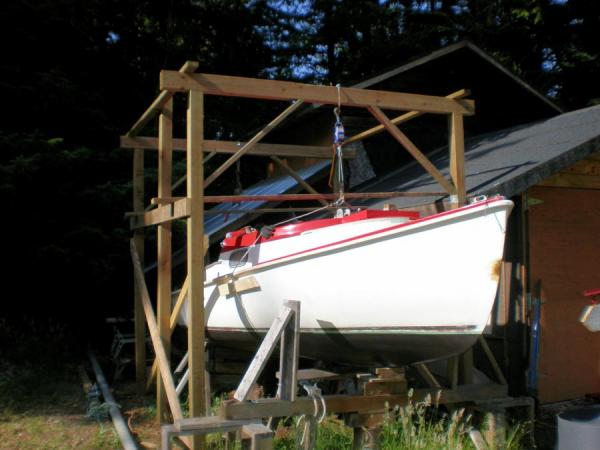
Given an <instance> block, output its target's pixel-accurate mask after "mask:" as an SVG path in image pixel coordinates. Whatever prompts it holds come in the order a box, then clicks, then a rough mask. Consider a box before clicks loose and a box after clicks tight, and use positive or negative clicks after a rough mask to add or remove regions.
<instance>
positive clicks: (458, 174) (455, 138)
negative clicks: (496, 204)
mask: <svg viewBox="0 0 600 450" xmlns="http://www.w3.org/2000/svg"><path fill="white" fill-rule="evenodd" d="M450 176H451V177H452V182H453V183H454V188H455V195H456V199H457V202H458V205H459V206H462V205H464V204H465V203H466V201H467V188H466V184H465V136H464V129H463V116H462V115H461V114H456V113H453V114H451V115H450Z"/></svg>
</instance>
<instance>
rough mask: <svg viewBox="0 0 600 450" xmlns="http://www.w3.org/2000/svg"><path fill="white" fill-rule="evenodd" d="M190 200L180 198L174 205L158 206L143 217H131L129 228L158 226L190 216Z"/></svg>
mask: <svg viewBox="0 0 600 450" xmlns="http://www.w3.org/2000/svg"><path fill="white" fill-rule="evenodd" d="M191 209H192V208H191V199H189V198H185V197H184V198H180V199H179V200H176V201H175V202H174V203H171V204H167V205H164V206H160V207H158V208H156V209H153V210H151V211H146V212H145V213H144V214H143V215H138V216H133V217H131V222H130V227H131V228H132V229H134V230H135V229H138V228H144V227H149V226H152V225H160V224H162V223H166V222H171V221H173V220H177V219H183V218H185V217H188V216H189V215H190V211H191Z"/></svg>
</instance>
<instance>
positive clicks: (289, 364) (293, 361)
mask: <svg viewBox="0 0 600 450" xmlns="http://www.w3.org/2000/svg"><path fill="white" fill-rule="evenodd" d="M285 306H287V307H288V308H290V309H291V310H292V311H293V313H294V315H293V317H292V318H291V319H290V320H289V321H288V323H287V325H286V326H285V328H284V329H283V334H282V335H281V346H280V355H279V389H278V392H279V396H280V397H279V398H281V399H282V400H290V401H294V400H296V394H297V392H296V391H297V389H298V361H299V357H300V302H298V301H287V302H285Z"/></svg>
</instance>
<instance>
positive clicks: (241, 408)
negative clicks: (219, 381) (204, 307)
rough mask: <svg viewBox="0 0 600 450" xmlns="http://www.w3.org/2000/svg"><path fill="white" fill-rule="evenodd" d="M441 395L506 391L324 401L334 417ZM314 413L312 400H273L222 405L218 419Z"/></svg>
mask: <svg viewBox="0 0 600 450" xmlns="http://www.w3.org/2000/svg"><path fill="white" fill-rule="evenodd" d="M438 394H439V398H440V404H442V405H445V404H453V403H463V402H473V401H481V400H489V399H491V398H500V397H505V396H506V395H507V387H506V386H503V385H501V384H497V383H489V384H477V385H469V386H457V387H456V389H445V388H433V389H431V388H430V389H415V390H414V391H413V395H412V397H410V398H409V397H408V394H399V395H390V394H382V395H325V396H323V400H324V401H325V404H326V405H327V411H328V412H331V413H353V412H370V411H379V412H381V411H386V410H390V409H393V408H394V406H396V405H398V406H404V405H406V404H407V403H408V402H409V401H412V402H415V403H416V402H421V401H423V400H425V399H426V398H427V397H428V396H429V398H430V399H431V398H436V397H437V395H438ZM314 413H315V405H314V402H313V399H312V398H311V397H298V398H297V399H296V400H295V401H285V400H279V399H274V398H268V399H259V400H253V401H252V402H249V401H245V402H240V401H237V400H228V401H225V402H223V404H222V405H221V408H220V410H219V416H220V417H222V418H224V419H233V420H240V419H242V420H243V419H246V420H250V419H260V418H264V417H271V416H272V417H291V416H296V415H301V414H306V415H307V416H310V415H313V414H314Z"/></svg>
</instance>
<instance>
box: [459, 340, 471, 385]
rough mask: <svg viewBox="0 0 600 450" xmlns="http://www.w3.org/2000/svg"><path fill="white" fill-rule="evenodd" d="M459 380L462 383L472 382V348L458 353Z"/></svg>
mask: <svg viewBox="0 0 600 450" xmlns="http://www.w3.org/2000/svg"><path fill="white" fill-rule="evenodd" d="M460 381H461V383H462V384H472V383H473V348H470V349H469V350H467V351H466V352H464V353H463V354H462V355H460Z"/></svg>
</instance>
